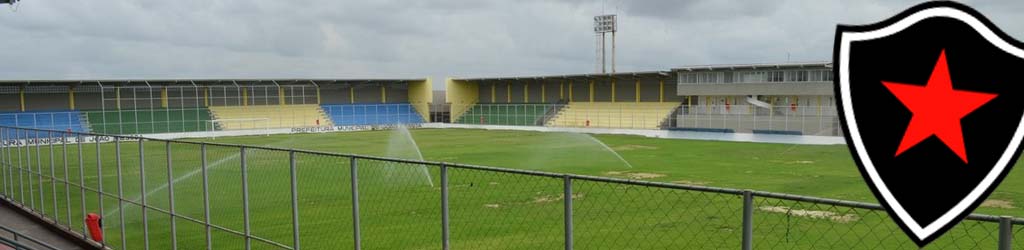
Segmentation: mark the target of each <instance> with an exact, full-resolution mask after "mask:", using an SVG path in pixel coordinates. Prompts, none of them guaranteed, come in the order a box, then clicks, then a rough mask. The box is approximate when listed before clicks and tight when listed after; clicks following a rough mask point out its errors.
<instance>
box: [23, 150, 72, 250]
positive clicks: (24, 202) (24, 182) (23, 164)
mask: <svg viewBox="0 0 1024 250" xmlns="http://www.w3.org/2000/svg"><path fill="white" fill-rule="evenodd" d="M14 136H15V137H18V131H17V130H15V131H14ZM26 142H27V141H26V140H19V141H18V191H19V193H21V195H19V196H18V198H19V199H21V206H22V207H24V206H25V165H24V161H23V160H22V157H21V148H22V146H23V145H25V143H26ZM29 179H31V177H30V178H29ZM83 214H84V213H83ZM83 232H84V231H83Z"/></svg>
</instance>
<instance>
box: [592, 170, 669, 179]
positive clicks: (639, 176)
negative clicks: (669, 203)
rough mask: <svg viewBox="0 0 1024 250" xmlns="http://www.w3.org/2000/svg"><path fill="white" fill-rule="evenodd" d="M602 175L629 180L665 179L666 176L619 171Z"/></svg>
mask: <svg viewBox="0 0 1024 250" xmlns="http://www.w3.org/2000/svg"><path fill="white" fill-rule="evenodd" d="M604 175H607V176H612V177H619V178H629V179H634V180H644V179H654V178H661V177H665V176H666V175H664V174H658V173H643V172H620V171H608V172H604Z"/></svg>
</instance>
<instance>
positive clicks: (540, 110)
mask: <svg viewBox="0 0 1024 250" xmlns="http://www.w3.org/2000/svg"><path fill="white" fill-rule="evenodd" d="M584 104H585V103H584ZM604 104H605V105H604V106H601V107H589V108H584V109H578V110H577V109H573V107H574V106H573V104H558V103H548V104H538V103H521V104H515V103H511V104H505V103H479V104H469V105H454V104H453V105H454V106H453V107H451V109H452V110H464V112H462V113H460V114H456V115H457V116H456V117H453V118H454V119H453V120H452V121H451V122H452V123H459V124H481V125H512V126H549V127H596V128H625V129H677V130H690V131H702V132H740V133H777V134H799V135H819V136H842V129H841V128H840V125H839V117H838V115H837V113H836V108H835V107H834V106H797V105H789V106H770V107H761V106H754V105H687V104H685V103H682V104H679V103H677V106H676V107H675V108H674V109H672V110H658V109H650V108H647V107H644V106H639V105H637V104H636V103H632V102H617V103H607V102H606V103H604ZM609 104H611V105H609ZM643 104H651V103H642V104H641V105H643ZM634 105H637V106H634ZM563 110H564V111H563ZM435 120H436V119H435Z"/></svg>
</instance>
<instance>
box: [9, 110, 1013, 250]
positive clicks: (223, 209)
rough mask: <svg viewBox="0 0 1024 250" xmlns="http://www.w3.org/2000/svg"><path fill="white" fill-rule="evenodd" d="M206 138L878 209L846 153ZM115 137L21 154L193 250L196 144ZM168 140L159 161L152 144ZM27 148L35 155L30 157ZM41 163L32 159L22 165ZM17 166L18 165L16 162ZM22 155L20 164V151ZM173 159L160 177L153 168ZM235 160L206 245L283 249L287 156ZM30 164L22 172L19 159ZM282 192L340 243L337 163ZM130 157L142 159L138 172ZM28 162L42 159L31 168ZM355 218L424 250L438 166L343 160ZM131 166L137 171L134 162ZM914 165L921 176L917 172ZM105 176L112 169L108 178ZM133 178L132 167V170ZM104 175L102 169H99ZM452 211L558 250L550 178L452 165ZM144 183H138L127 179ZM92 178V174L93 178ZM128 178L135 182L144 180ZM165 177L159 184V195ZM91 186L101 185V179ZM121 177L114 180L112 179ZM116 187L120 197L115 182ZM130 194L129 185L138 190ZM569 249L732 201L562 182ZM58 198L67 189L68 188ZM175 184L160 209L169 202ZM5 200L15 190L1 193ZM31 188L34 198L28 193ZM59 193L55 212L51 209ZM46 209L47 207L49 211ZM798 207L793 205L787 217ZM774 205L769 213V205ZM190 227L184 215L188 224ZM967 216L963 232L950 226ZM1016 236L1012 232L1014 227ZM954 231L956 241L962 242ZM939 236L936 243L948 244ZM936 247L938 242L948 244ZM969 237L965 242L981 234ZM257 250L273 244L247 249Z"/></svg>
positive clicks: (227, 166) (223, 179)
mask: <svg viewBox="0 0 1024 250" xmlns="http://www.w3.org/2000/svg"><path fill="white" fill-rule="evenodd" d="M194 140H195V141H209V142H216V143H231V144H244V145H258V146H267V147H279V148H296V149H306V150H314V151H324V152H338V153H349V154H360V155H370V156H383V157H392V158H404V159H419V158H423V159H425V160H427V161H438V162H454V163H463V164H474V165H483V166H492V167H500V168H514V169H525V170H536V171H544V172H553V173H572V174H580V175H591V176H604V177H612V178H623V179H636V180H644V181H655V182H668V183H678V184H685V185H698V186H710V187H726V188H735V189H751V190H759V191H769V192H777V193H787V194H798V195H807V196H816V197H823V198H833V199H842V200H852V201H863V202H870V203H877V202H876V201H875V200H874V198H873V196H872V195H871V193H870V191H869V190H868V188H867V186H866V185H865V184H864V182H863V180H862V179H861V177H860V174H859V173H858V171H857V168H856V166H855V164H854V163H853V161H852V159H851V158H850V156H849V153H848V150H847V147H846V146H845V145H834V146H818V145H814V146H811V145H787V144H766V143H745V142H720V141H696V140H676V139H656V138H646V137H639V136H625V135H587V134H571V133H544V132H525V131H492V130H474V129H413V130H410V131H404V130H388V131H363V132H343V133H326V134H294V135H270V136H247V137H220V138H216V139H194ZM142 145H143V147H144V148H143V151H144V152H145V153H144V154H143V155H144V161H140V157H139V153H138V152H139V148H140V147H139V143H138V142H123V143H121V146H120V150H121V152H122V153H121V155H122V157H121V162H120V168H118V163H117V161H116V159H115V158H114V153H113V152H114V151H115V150H116V149H115V147H114V145H113V143H103V144H100V145H99V146H98V147H99V151H100V152H99V153H97V152H96V149H97V146H96V145H94V144H85V145H83V147H82V151H81V154H82V158H81V160H82V161H84V162H96V156H97V155H99V156H100V157H101V162H102V163H103V164H102V165H101V166H102V168H96V167H95V164H87V165H86V168H85V169H82V172H84V173H82V175H83V176H84V179H83V178H80V177H79V174H80V170H79V168H78V164H77V163H78V161H79V158H78V153H79V151H78V149H77V148H76V145H69V146H68V150H67V152H68V158H67V159H66V161H67V162H68V163H69V164H68V165H69V167H68V170H67V171H66V172H65V171H64V169H63V165H64V164H63V163H64V161H65V159H63V158H62V157H61V156H62V155H63V152H64V151H63V150H62V149H61V147H60V145H57V146H55V147H54V150H53V152H54V153H55V154H56V156H55V162H54V163H53V168H52V169H53V170H52V171H51V165H50V163H49V162H48V161H47V160H46V159H48V158H49V156H48V155H49V153H50V150H49V146H41V147H39V149H38V150H39V151H36V148H35V147H34V146H32V147H24V148H18V149H17V150H15V151H12V152H15V153H17V152H21V154H24V155H25V157H21V158H24V159H21V158H14V157H12V158H11V159H13V160H14V161H15V162H17V161H18V160H21V161H22V162H24V163H25V164H24V165H25V166H32V169H33V170H32V171H37V172H39V171H41V172H42V173H43V174H44V175H50V174H51V172H52V174H53V175H54V176H56V177H57V178H58V179H62V178H64V177H65V176H66V177H67V179H68V180H69V182H71V183H80V182H84V183H85V185H86V186H87V187H90V188H93V189H97V190H103V191H104V192H107V193H110V194H118V193H123V197H128V199H129V200H131V201H132V202H137V203H141V202H143V199H145V202H146V204H147V205H149V206H153V207H156V208H159V209H161V210H165V211H172V209H173V211H174V212H175V213H177V214H182V215H184V216H187V217H188V218H176V219H175V220H174V221H175V231H176V240H174V242H176V244H177V247H178V248H181V249H198V248H204V247H205V237H206V235H205V228H204V226H203V225H202V224H201V223H197V222H201V221H203V220H204V217H205V214H204V204H203V200H204V199H203V178H202V174H201V169H200V167H199V166H201V161H202V158H201V157H200V155H201V154H200V152H201V151H200V146H198V145H193V144H170V145H168V144H165V143H163V142H154V141H147V142H144V143H143V144H142ZM167 147H171V151H172V152H173V153H172V155H171V156H170V157H168V156H167V155H166V154H165V152H166V149H167ZM29 151H31V152H32V153H27V152H29ZM36 154H40V155H42V157H41V159H44V160H43V161H42V162H38V161H37V160H36V159H35V158H34V157H35V156H36ZM28 156H31V157H28ZM29 158H32V159H29ZM168 159H169V161H171V162H172V164H171V165H172V166H173V168H168V167H167V162H168ZM241 159H242V157H241V154H240V152H239V150H238V149H236V148H227V147H214V146H210V147H208V148H207V156H206V161H207V166H208V169H207V172H208V190H209V194H210V197H209V200H210V201H209V203H210V204H209V207H210V211H209V215H210V221H211V222H212V223H213V224H215V225H218V226H221V227H223V228H220V229H214V230H213V234H212V235H211V237H212V244H213V247H214V248H216V249H241V248H243V247H244V245H245V242H244V240H243V238H242V237H239V236H236V235H233V234H232V233H228V232H225V230H224V229H226V230H231V231H235V232H239V233H244V232H245V230H246V224H248V225H249V227H248V228H250V233H251V234H252V235H254V236H256V237H259V238H262V239H266V240H269V241H273V242H277V243H281V244H284V245H292V243H293V241H292V219H291V218H292V210H291V204H290V203H291V193H290V188H289V187H290V178H289V174H290V172H289V168H288V166H289V156H288V153H287V152H282V151H268V150H261V149H249V150H247V151H246V156H245V159H246V161H247V168H248V171H247V176H246V178H247V179H248V182H247V183H246V184H247V186H245V187H243V186H242V181H241V180H242V176H241V170H240V168H241V163H240V162H241ZM29 160H31V165H29V164H28V161H29ZM296 161H297V165H298V167H297V172H296V176H297V177H296V180H297V190H298V193H297V195H298V207H299V211H298V214H299V224H300V241H301V245H302V247H303V248H307V249H338V248H350V247H351V246H352V244H353V242H352V235H353V230H352V224H353V219H352V205H351V202H352V197H351V195H350V191H351V189H350V186H349V185H350V183H349V180H350V179H351V176H350V171H349V169H350V168H349V159H348V158H344V157H331V156H323V155H315V154H305V153H297V154H296ZM140 162H144V164H140ZM39 163H42V164H41V165H40V164H39ZM358 164H359V168H358V171H359V172H358V174H359V182H360V183H359V185H360V186H359V188H360V190H359V191H360V194H359V195H360V196H359V199H360V211H361V212H360V218H361V219H360V221H361V230H362V239H363V240H362V241H363V247H364V248H365V249H437V248H439V246H440V245H441V242H440V235H441V227H440V221H441V220H440V217H441V216H440V202H439V200H440V192H439V190H440V188H439V187H438V185H439V179H438V178H439V176H440V174H439V170H438V168H437V167H433V166H420V165H414V164H407V163H391V162H384V161H375V160H360V161H359V162H358ZM142 166H144V167H142ZM919 167H926V166H919ZM118 171H120V172H121V173H122V175H121V176H122V178H121V180H118V178H117V176H118V174H117V173H118ZM143 172H144V173H143ZM98 173H102V174H98ZM17 174H18V173H17V172H16V175H15V176H13V177H14V178H13V179H14V180H15V183H14V184H19V183H21V185H20V186H19V187H23V189H24V192H14V194H15V195H14V196H13V198H14V199H15V200H19V201H20V200H24V203H25V204H30V203H29V200H32V199H33V196H34V200H36V201H35V203H36V204H35V205H36V207H37V209H36V210H41V211H42V212H44V213H45V214H47V215H49V216H50V217H53V216H56V217H57V219H58V221H65V223H66V221H68V220H67V217H68V215H67V214H68V213H70V217H71V220H70V224H71V226H72V228H73V229H77V230H81V228H82V219H81V218H82V212H81V211H82V210H83V209H82V204H83V203H82V202H81V199H80V197H79V196H80V190H79V189H80V188H79V187H77V186H73V185H72V186H68V187H65V186H64V184H63V183H62V182H57V183H52V182H50V181H49V180H47V179H43V180H42V182H41V183H39V182H38V180H39V179H37V177H36V176H35V175H32V173H29V172H26V173H22V175H17ZM448 175H449V177H448V178H449V192H450V197H449V200H450V208H451V209H450V212H449V213H450V216H451V222H450V225H451V238H452V248H455V249H557V248H560V247H561V245H562V244H563V240H564V239H563V238H562V237H563V207H562V201H563V199H564V196H563V195H562V185H563V183H562V180H561V179H559V178H551V177H542V176H526V175H516V174H509V173H498V172H489V171H481V170H472V169H459V168H450V169H449V172H448ZM142 176H144V177H145V178H141V177H142ZM101 179H102V180H101ZM143 182H145V184H144V185H143ZM168 183H170V185H168ZM100 184H102V187H101V186H100ZM119 184H120V185H119ZM119 186H120V188H119ZM143 186H144V187H145V188H142V187H143ZM573 188H574V193H573V197H572V199H573V202H574V209H576V211H575V212H574V218H573V222H574V228H575V232H574V235H575V244H576V247H577V248H579V249H593V248H609V249H666V248H667V249H690V248H707V249H720V248H726V249H735V248H739V244H740V240H739V239H740V233H741V232H740V231H741V230H740V226H741V219H742V218H741V216H742V213H741V211H742V200H741V199H740V197H738V196H734V195H724V194H714V193H703V192H696V191H685V190H667V189H658V188H653V187H640V186H623V185H614V184H609V183H602V182H588V181H579V182H574V187H573ZM243 189H248V193H249V197H248V198H249V204H248V208H249V211H250V216H249V218H250V219H249V221H248V222H246V221H245V216H244V214H243V213H242V211H243V210H244V209H243V206H245V205H244V204H243V202H242V200H243V198H242V197H243V192H242V190H243ZM65 190H68V191H70V195H68V196H66V195H65V192H66V191H65ZM168 190H173V191H174V192H173V195H174V198H173V202H174V203H173V204H174V205H173V206H171V201H172V199H170V196H171V192H168ZM16 191H20V190H16ZM1022 194H1024V176H1022V174H1021V173H1020V171H1019V170H1018V171H1012V172H1011V173H1010V175H1009V176H1008V177H1007V178H1006V180H1005V181H1004V182H1003V184H1002V185H1001V186H1000V188H999V189H998V190H997V191H995V192H994V193H993V195H992V197H990V198H989V201H988V202H986V204H985V205H984V206H983V207H981V208H979V209H978V210H977V211H976V212H977V213H984V214H992V215H1010V216H1016V217H1021V216H1024V211H1022V209H1020V208H1018V206H1019V204H1024V203H1022V202H1024V195H1022ZM40 196H42V199H40ZM97 197H99V196H98V195H97V194H96V193H95V192H89V191H86V197H85V209H84V210H85V211H86V212H87V213H90V212H91V213H98V214H103V215H104V216H105V217H104V226H105V233H106V236H107V244H110V245H112V246H114V247H117V248H122V247H121V236H120V235H121V234H122V230H121V226H120V225H121V224H122V221H120V220H119V218H121V216H122V214H123V217H124V218H125V220H124V221H123V224H124V230H123V234H124V235H125V236H126V237H127V238H126V240H125V241H126V242H127V246H125V247H126V248H128V249H140V248H143V244H144V241H143V238H145V237H144V235H143V231H144V230H142V229H143V227H144V225H143V222H145V223H146V225H145V227H146V228H148V229H149V230H148V234H149V239H150V242H149V244H150V245H149V246H150V247H151V248H154V249H166V248H169V247H170V245H171V244H172V240H171V239H170V236H169V235H170V230H171V229H170V228H171V218H170V216H168V215H167V214H166V213H163V212H161V211H155V210H150V211H147V212H146V215H145V216H146V218H147V219H146V220H143V219H142V217H143V215H142V209H141V208H140V207H139V206H138V205H135V204H133V203H132V202H124V203H122V204H120V207H119V204H118V201H117V199H115V198H112V197H104V198H103V199H102V201H103V202H102V203H103V204H102V206H103V209H102V210H101V209H100V208H99V207H100V204H99V203H100V202H99V199H97ZM66 198H69V199H70V203H69V202H65V199H66ZM54 201H56V207H54V204H55V203H54ZM756 205H757V207H758V210H757V211H756V214H755V226H756V229H755V246H760V248H787V249H794V248H823V247H839V248H871V247H877V246H885V247H883V248H913V243H911V242H910V241H909V240H907V239H906V237H905V236H904V235H902V232H899V229H898V228H897V227H896V226H895V224H894V223H892V222H891V221H889V218H888V217H886V216H885V215H884V212H882V211H876V212H865V211H854V209H849V208H836V207H830V206H818V205H808V204H799V203H796V202H789V201H781V200H760V201H758V202H757V204H756ZM798 208H799V209H798ZM779 211H782V212H779ZM192 219H194V220H196V221H192ZM965 224H966V223H965ZM992 228H995V224H994V223H988V224H984V225H980V224H971V225H970V227H966V226H965V227H958V228H955V229H954V230H952V231H950V235H953V234H958V235H959V236H958V237H959V239H960V240H961V241H957V239H952V238H951V237H943V239H940V240H939V241H937V243H936V244H939V245H942V244H951V245H960V244H971V243H975V244H981V245H982V246H986V245H992V246H994V244H995V240H994V238H989V237H991V235H990V234H991V231H992ZM1017 232H1018V233H1017V235H1019V236H1024V235H1021V233H1019V232H1020V230H1017ZM965 235H966V236H965ZM947 236H949V235H947ZM946 238H950V239H946ZM983 238H989V239H988V240H986V241H982V242H972V241H967V240H964V239H972V240H973V239H983ZM250 243H251V244H252V247H253V248H255V249H273V248H275V246H274V245H271V244H266V243H263V242H261V241H256V240H254V241H252V242H250Z"/></svg>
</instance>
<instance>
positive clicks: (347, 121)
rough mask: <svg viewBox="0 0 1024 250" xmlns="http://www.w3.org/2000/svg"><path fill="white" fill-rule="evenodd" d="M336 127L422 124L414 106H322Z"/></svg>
mask: <svg viewBox="0 0 1024 250" xmlns="http://www.w3.org/2000/svg"><path fill="white" fill-rule="evenodd" d="M320 108H321V109H323V111H324V113H325V114H327V116H328V117H330V118H331V121H332V122H333V123H334V125H338V126H348V125H376V124H409V123H422V122H423V117H422V116H420V113H418V112H416V109H415V108H413V106H412V104H408V103H385V104H324V105H320Z"/></svg>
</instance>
